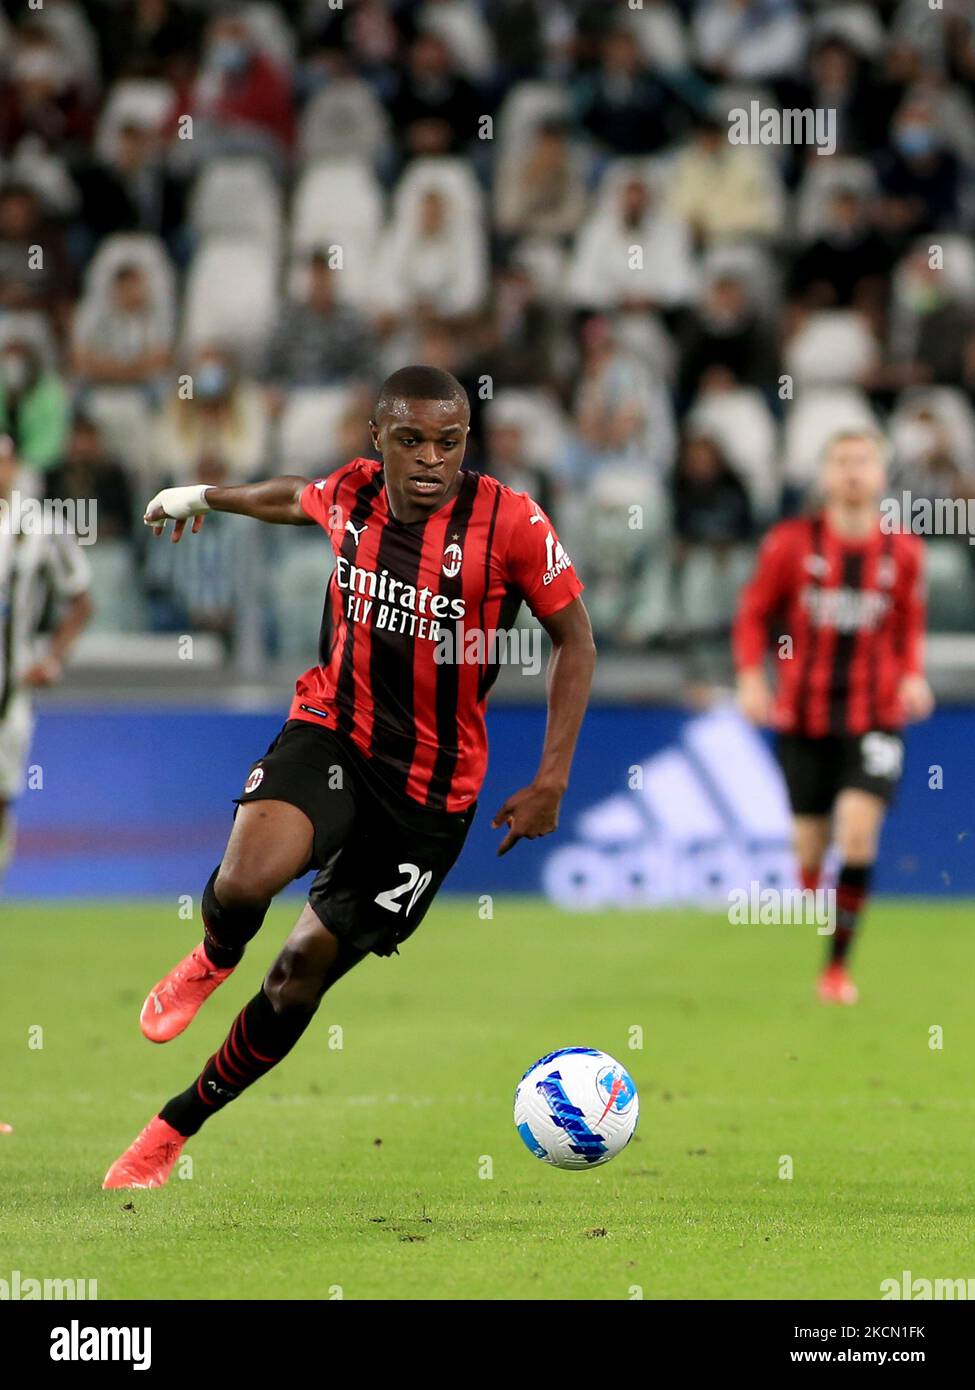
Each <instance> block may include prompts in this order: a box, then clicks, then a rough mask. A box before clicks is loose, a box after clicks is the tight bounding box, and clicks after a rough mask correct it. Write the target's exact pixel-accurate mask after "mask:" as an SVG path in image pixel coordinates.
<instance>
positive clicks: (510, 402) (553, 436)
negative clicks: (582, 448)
mask: <svg viewBox="0 0 975 1390" xmlns="http://www.w3.org/2000/svg"><path fill="white" fill-rule="evenodd" d="M497 424H511V425H516V426H518V428H519V429H521V430H522V431H523V432H524V438H525V439H526V440H530V447H531V457H532V462H533V463H535V464H537V465H538V466H539V467H542V468H552V467H554V466H555V465H556V464H557V463H558V460H559V459H560V458H561V456H562V453H563V451H564V449H565V436H566V430H567V428H568V425H567V421H566V418H565V414H564V412H563V411H562V408H561V406H560V405H559V403H558V401H557V400H556V398H555V396H554V395H553V394H552V393H551V392H550V391H546V390H543V389H537V390H534V389H527V388H526V389H523V388H516V387H507V388H505V389H504V390H501V391H498V393H497V395H496V396H495V397H494V400H493V401H491V402H490V403H489V404H488V405H487V406H485V409H484V426H485V429H491V428H492V426H494V425H497Z"/></svg>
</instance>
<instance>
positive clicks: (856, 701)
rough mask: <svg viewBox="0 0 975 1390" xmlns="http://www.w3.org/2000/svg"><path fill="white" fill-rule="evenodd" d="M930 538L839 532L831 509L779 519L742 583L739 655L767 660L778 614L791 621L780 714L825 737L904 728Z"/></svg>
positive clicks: (783, 650)
mask: <svg viewBox="0 0 975 1390" xmlns="http://www.w3.org/2000/svg"><path fill="white" fill-rule="evenodd" d="M923 579H924V547H923V542H922V541H920V540H919V539H918V537H917V536H913V535H910V534H908V533H904V532H892V533H889V534H888V533H885V532H883V531H882V530H881V529H880V525H879V522H878V525H877V528H876V530H875V531H874V532H873V534H872V535H871V536H869V537H868V538H866V539H864V540H863V541H852V540H849V539H847V538H845V537H843V536H840V535H838V534H837V533H836V532H835V531H834V530H833V529H832V528H831V527H830V525H829V522H828V520H827V518H826V515H825V513H819V514H818V515H816V516H811V517H801V518H796V519H795V520H791V521H783V522H780V523H779V525H778V526H773V527H772V529H771V530H770V531H769V533H768V535H767V536H766V538H765V541H764V542H763V544H762V547H761V550H760V552H759V557H758V565H757V567H756V570H755V574H754V576H753V578H752V580H751V582H750V583H749V584H748V585H747V586H746V588H745V589H744V591H743V593H742V597H741V601H740V604H739V609H738V616H737V618H736V621H735V632H734V647H735V664H736V666H737V667H738V669H739V670H743V669H748V668H750V667H754V666H759V665H761V663H762V660H763V658H764V655H765V651H766V647H767V644H768V634H769V623H770V621H771V620H772V618H773V617H779V618H781V619H782V621H783V630H784V632H785V633H786V634H788V638H789V639H790V640H789V641H785V640H784V639H780V649H779V651H778V652H777V653H776V654H777V655H778V656H779V657H780V660H778V661H777V662H776V666H777V669H778V689H777V692H776V700H775V709H774V723H775V724H776V726H777V727H778V728H779V729H781V730H783V731H784V732H788V733H798V734H805V735H809V736H811V737H822V736H825V735H827V734H851V735H852V734H862V733H865V732H866V731H867V730H868V729H876V728H884V729H896V728H899V727H900V725H901V724H902V723H903V715H902V712H901V709H900V701H899V698H898V686H899V684H900V681H901V679H902V677H903V676H905V675H908V674H917V673H920V672H921V671H922V670H923V664H924V659H923V641H924V621H925V615H924V594H923Z"/></svg>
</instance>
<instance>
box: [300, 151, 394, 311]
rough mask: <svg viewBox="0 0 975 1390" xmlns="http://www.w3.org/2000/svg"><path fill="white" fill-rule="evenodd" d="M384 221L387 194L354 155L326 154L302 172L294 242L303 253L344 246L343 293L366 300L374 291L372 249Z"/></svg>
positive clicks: (346, 297)
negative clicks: (348, 157)
mask: <svg viewBox="0 0 975 1390" xmlns="http://www.w3.org/2000/svg"><path fill="white" fill-rule="evenodd" d="M382 222H383V194H382V189H381V188H380V186H379V182H378V180H377V179H376V177H375V175H374V174H373V173H372V171H371V170H370V169H369V168H367V166H366V165H364V164H362V163H359V162H357V161H355V160H325V161H323V162H322V163H320V164H314V165H312V166H311V168H310V169H308V170H306V172H305V173H304V174H303V175H302V177H301V179H300V180H299V183H298V187H297V189H296V190H295V196H294V205H293V209H292V219H291V247H292V250H293V251H294V252H296V253H298V254H299V255H300V254H302V253H306V252H308V251H312V250H315V249H317V248H323V247H332V246H336V247H340V248H341V251H342V273H341V275H339V276H338V277H337V280H336V290H337V293H338V296H339V298H340V299H343V300H345V301H348V302H352V303H355V304H362V303H365V302H366V301H367V300H368V298H369V295H370V292H371V282H372V271H373V255H374V251H375V246H376V239H377V237H378V235H379V231H380V229H381V227H382Z"/></svg>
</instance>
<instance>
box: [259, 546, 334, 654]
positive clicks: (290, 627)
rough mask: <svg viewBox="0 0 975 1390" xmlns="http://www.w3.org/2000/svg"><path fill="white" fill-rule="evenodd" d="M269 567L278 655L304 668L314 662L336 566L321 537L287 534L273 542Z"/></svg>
mask: <svg viewBox="0 0 975 1390" xmlns="http://www.w3.org/2000/svg"><path fill="white" fill-rule="evenodd" d="M276 539H277V541H278V545H277V546H276V547H275V551H274V554H273V562H272V563H271V564H270V566H269V573H268V588H269V595H268V597H269V603H270V611H271V618H272V621H273V624H274V628H275V632H276V634H277V644H278V654H279V656H281V657H282V658H287V659H288V660H295V659H299V658H300V660H301V661H303V662H304V663H305V664H306V665H309V666H310V665H311V664H312V663H313V662H314V661H316V660H317V651H316V641H317V636H318V629H319V625H320V623H321V617H322V609H323V606H324V601H325V585H326V583H327V581H328V577H329V575H330V574H331V572H332V569H333V568H334V564H335V558H334V556H333V554H332V548H331V546H330V545H329V544H328V542H327V540H326V539H325V536H324V534H323V533H322V532H321V531H320V530H318V529H317V528H316V529H315V530H314V531H311V530H310V529H309V531H308V532H307V533H306V532H303V531H301V530H300V529H298V530H297V531H289V532H288V534H287V535H286V536H284V537H283V539H282V538H280V537H278V538H276Z"/></svg>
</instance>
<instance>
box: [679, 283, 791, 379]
mask: <svg viewBox="0 0 975 1390" xmlns="http://www.w3.org/2000/svg"><path fill="white" fill-rule="evenodd" d="M716 366H717V367H723V368H724V369H725V370H726V371H727V372H728V373H729V375H730V376H731V377H732V379H733V380H734V381H735V382H736V383H737V384H738V385H739V386H757V387H758V388H759V389H760V390H762V391H766V392H772V391H773V390H774V388H775V385H776V378H777V375H778V360H777V354H776V348H775V342H774V337H773V334H772V332H771V330H770V328H769V326H768V324H767V323H765V322H764V320H763V319H762V318H761V316H760V315H759V313H758V311H757V309H756V307H755V305H754V304H753V302H752V298H751V295H750V294H749V290H748V286H747V284H746V282H745V280H744V279H743V278H742V277H741V276H740V275H734V274H731V273H730V272H729V273H725V274H719V275H716V276H714V277H713V278H712V279H711V280H710V281H709V282H708V284H707V286H706V288H705V291H704V295H703V297H702V299H701V303H700V304H699V305H698V306H697V307H696V308H695V309H693V310H692V311H691V312H690V314H689V315H688V319H687V322H686V324H685V327H684V332H683V335H682V342H681V355H680V392H681V397H682V400H683V402H684V403H685V404H689V403H690V402H691V401H693V399H694V397H695V396H696V395H697V392H698V389H699V388H700V385H701V379H702V377H704V375H705V374H706V373H707V372H708V371H709V370H710V369H711V368H713V367H716Z"/></svg>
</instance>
